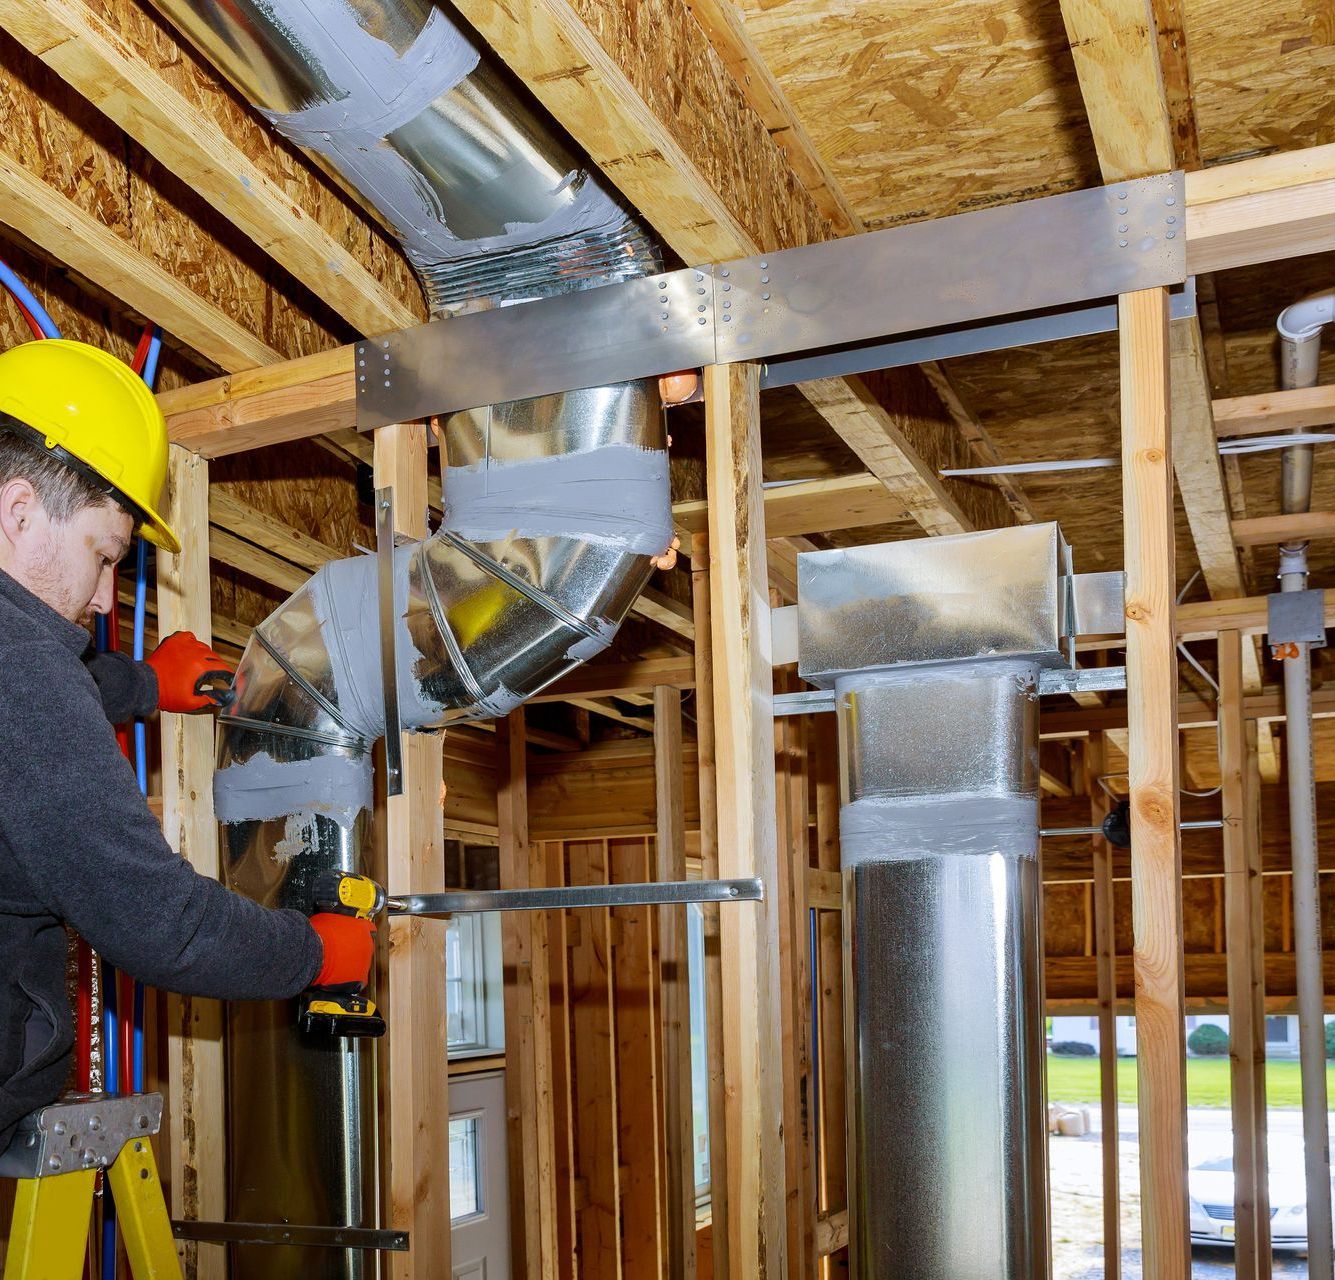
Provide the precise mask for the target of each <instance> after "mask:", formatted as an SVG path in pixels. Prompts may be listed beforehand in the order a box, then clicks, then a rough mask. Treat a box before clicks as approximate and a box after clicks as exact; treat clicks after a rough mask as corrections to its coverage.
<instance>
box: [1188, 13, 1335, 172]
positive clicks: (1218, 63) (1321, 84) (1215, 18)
mask: <svg viewBox="0 0 1335 1280" xmlns="http://www.w3.org/2000/svg"><path fill="white" fill-rule="evenodd" d="M1186 30H1187V49H1188V57H1189V58H1190V61H1191V74H1192V83H1193V85H1194V88H1195V104H1196V131H1197V136H1198V137H1199V140H1200V147H1201V157H1202V159H1203V160H1204V161H1205V163H1206V164H1211V163H1216V162H1218V161H1221V160H1227V159H1235V158H1239V157H1242V156H1246V155H1251V154H1254V153H1256V152H1258V151H1259V152H1265V151H1288V150H1291V149H1293V148H1295V147H1311V146H1316V145H1319V144H1322V143H1327V142H1335V96H1333V95H1332V94H1331V91H1330V90H1331V85H1332V83H1335V7H1332V5H1331V4H1330V3H1329V0H1266V3H1264V4H1258V3H1256V2H1255V0H1186Z"/></svg>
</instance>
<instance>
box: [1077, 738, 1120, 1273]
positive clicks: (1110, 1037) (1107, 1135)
mask: <svg viewBox="0 0 1335 1280" xmlns="http://www.w3.org/2000/svg"><path fill="white" fill-rule="evenodd" d="M1106 769H1107V750H1106V747H1105V744H1104V737H1103V734H1101V733H1098V734H1091V735H1090V737H1089V741H1088V742H1087V743H1085V777H1086V778H1087V779H1088V781H1089V819H1090V825H1091V826H1095V827H1097V826H1100V825H1102V823H1103V820H1104V818H1106V817H1107V816H1108V811H1109V809H1110V808H1111V807H1112V805H1111V801H1110V798H1109V796H1108V792H1107V789H1106V788H1105V787H1104V786H1103V784H1102V783H1101V782H1100V781H1099V779H1100V778H1101V777H1102V776H1103V774H1104V771H1105V770H1106ZM1090 843H1091V846H1092V853H1093V862H1094V885H1093V891H1094V893H1093V904H1092V906H1093V915H1094V956H1095V960H1096V964H1097V973H1098V1005H1099V1011H1098V1021H1099V1122H1100V1131H1101V1134H1102V1148H1103V1149H1102V1152H1101V1156H1102V1164H1103V1274H1104V1275H1105V1276H1120V1275H1121V1274H1122V1205H1121V1172H1120V1160H1119V1155H1120V1150H1121V1146H1120V1138H1121V1125H1120V1123H1119V1122H1118V1115H1117V1106H1118V1098H1117V932H1116V929H1115V928H1114V924H1115V921H1116V902H1115V900H1114V897H1113V876H1112V849H1111V848H1110V847H1109V844H1108V842H1107V840H1105V839H1104V838H1103V837H1102V836H1094V837H1093V838H1092V840H1091V841H1090Z"/></svg>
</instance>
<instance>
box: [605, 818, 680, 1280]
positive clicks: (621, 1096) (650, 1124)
mask: <svg viewBox="0 0 1335 1280" xmlns="http://www.w3.org/2000/svg"><path fill="white" fill-rule="evenodd" d="M607 844H608V851H607V858H608V861H607V866H608V873H609V879H610V881H611V883H613V884H629V883H638V884H642V883H644V881H646V880H652V879H653V878H654V877H653V862H654V855H653V854H652V853H651V851H650V849H649V838H648V837H646V836H639V837H633V838H629V839H627V838H623V839H618V840H609V841H608V842H607ZM608 914H610V915H611V917H612V923H613V928H614V934H613V940H614V946H613V948H612V972H613V979H614V1016H615V1024H616V1025H615V1042H614V1043H615V1057H616V1079H617V1118H616V1127H617V1129H618V1137H619V1147H618V1150H619V1152H620V1168H619V1173H620V1212H621V1266H622V1272H623V1274H625V1275H626V1276H643V1277H645V1280H650V1278H651V1277H661V1276H663V1275H664V1263H665V1261H666V1259H665V1248H664V1239H663V1225H664V1211H665V1205H666V1200H665V1196H664V1161H663V1131H662V1119H661V1114H660V1108H661V1106H662V1102H663V1087H662V1069H661V1066H660V1051H659V1032H660V1029H661V1023H660V999H661V994H660V990H659V987H660V984H659V980H658V974H659V955H658V949H657V947H656V945H655V942H656V937H657V933H658V925H659V923H660V920H659V917H660V916H661V915H663V914H666V912H665V910H664V909H663V908H654V907H643V906H641V907H616V908H614V909H613V910H612V911H611V912H609V913H608ZM692 1226H694V1222H692Z"/></svg>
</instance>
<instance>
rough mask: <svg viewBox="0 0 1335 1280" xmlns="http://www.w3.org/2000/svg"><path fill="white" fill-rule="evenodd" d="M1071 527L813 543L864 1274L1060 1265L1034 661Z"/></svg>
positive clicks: (1062, 591) (1062, 654) (807, 616)
mask: <svg viewBox="0 0 1335 1280" xmlns="http://www.w3.org/2000/svg"><path fill="white" fill-rule="evenodd" d="M1069 569H1070V565H1069V553H1068V552H1067V549H1066V547H1065V544H1064V542H1063V541H1062V538H1061V534H1060V532H1059V531H1058V530H1057V527H1056V526H1055V525H1041V526H1026V527H1021V528H1015V529H1004V530H995V531H992V532H989V533H983V534H971V535H966V536H963V537H954V538H930V539H926V538H925V539H920V540H918V541H914V542H900V543H892V544H888V545H885V546H879V547H857V548H851V549H848V550H839V551H822V552H813V553H807V554H804V555H802V556H799V557H798V597H799V599H798V608H799V627H800V631H801V640H800V648H801V657H800V670H801V673H802V675H803V677H804V678H806V679H807V680H810V681H812V682H813V683H816V684H818V685H824V686H829V685H830V684H833V685H834V689H835V706H836V710H837V713H838V718H839V761H840V787H841V796H840V800H841V808H840V816H839V828H840V829H839V843H840V860H841V864H842V869H843V889H844V921H845V929H846V934H845V939H846V941H845V947H844V965H845V967H844V982H845V986H844V990H845V993H846V997H845V998H846V1004H845V1019H846V1022H845V1038H846V1041H847V1045H848V1052H847V1063H848V1067H847V1070H848V1079H847V1090H846V1092H847V1098H848V1121H847V1123H848V1144H847V1149H848V1187H849V1248H850V1275H851V1276H852V1277H853V1280H897V1278H898V1277H901V1276H913V1277H915V1280H962V1278H966V1277H967V1280H1035V1278H1036V1277H1043V1276H1046V1275H1047V1272H1048V1243H1047V1242H1048V1231H1047V1161H1046V1155H1047V1151H1046V1145H1045V1144H1046V1134H1045V1125H1044V1096H1043V1095H1044V1081H1043V1070H1044V1059H1043V993H1042V968H1041V956H1042V951H1041V943H1042V930H1041V925H1040V898H1039V891H1040V881H1039V873H1038V690H1037V684H1038V672H1039V669H1040V667H1042V666H1064V665H1068V663H1067V655H1068V654H1069V646H1068V641H1069V628H1070V627H1071V626H1073V619H1072V618H1071V613H1072V610H1071V609H1070V607H1069V605H1070V594H1069V581H1070V579H1069V576H1067V575H1069Z"/></svg>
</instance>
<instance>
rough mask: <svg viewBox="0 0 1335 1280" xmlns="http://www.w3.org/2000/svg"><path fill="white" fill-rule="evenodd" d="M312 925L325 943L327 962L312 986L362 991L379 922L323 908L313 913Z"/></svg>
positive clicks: (373, 949)
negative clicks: (375, 923) (374, 923)
mask: <svg viewBox="0 0 1335 1280" xmlns="http://www.w3.org/2000/svg"><path fill="white" fill-rule="evenodd" d="M311 928H312V929H314V930H315V932H316V933H318V934H319V935H320V941H321V943H323V944H324V963H323V964H321V966H320V972H319V973H318V974H316V975H315V981H314V982H312V983H311V986H312V987H323V988H324V989H326V990H350V991H361V990H362V989H363V988H364V987H365V986H366V984H367V982H368V981H369V980H370V977H371V962H372V960H374V959H375V925H373V924H372V923H371V922H370V921H369V920H364V919H362V918H361V917H360V916H341V915H339V914H338V913H337V912H334V911H319V912H317V913H316V914H315V915H313V916H312V917H311Z"/></svg>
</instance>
